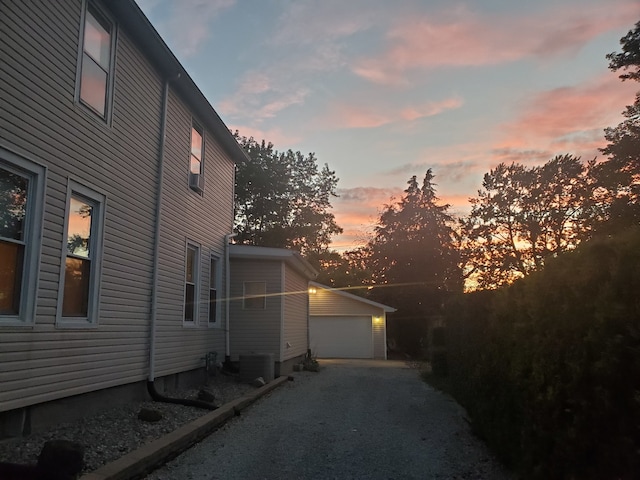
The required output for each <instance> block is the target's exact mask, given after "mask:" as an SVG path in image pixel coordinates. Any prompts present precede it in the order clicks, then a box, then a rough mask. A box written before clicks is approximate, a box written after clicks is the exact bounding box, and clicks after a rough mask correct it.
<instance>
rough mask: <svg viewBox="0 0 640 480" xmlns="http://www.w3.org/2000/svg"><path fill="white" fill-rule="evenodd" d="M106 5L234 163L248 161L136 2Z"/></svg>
mask: <svg viewBox="0 0 640 480" xmlns="http://www.w3.org/2000/svg"><path fill="white" fill-rule="evenodd" d="M105 5H106V6H107V7H108V8H109V10H110V11H111V12H112V13H113V15H114V16H115V17H116V19H117V21H118V23H119V24H120V25H121V26H122V27H124V29H125V30H126V32H127V35H129V36H130V37H131V38H132V39H133V40H134V41H135V43H136V44H137V45H138V46H139V47H140V48H141V49H142V51H143V52H144V53H145V55H146V57H147V58H148V59H149V60H150V61H151V62H152V63H153V65H154V66H155V67H156V68H157V69H158V71H159V72H160V73H161V74H162V75H163V76H164V78H165V79H166V80H170V81H171V86H172V88H173V89H174V90H175V91H177V92H178V94H179V95H180V96H181V97H182V99H183V100H184V101H186V102H187V104H188V105H189V107H190V108H191V110H192V112H193V113H194V116H195V117H196V118H197V119H198V120H199V121H200V122H203V123H204V126H205V127H206V129H207V130H208V131H210V132H211V133H212V134H213V135H214V136H215V137H216V140H218V141H219V142H220V144H221V145H222V148H224V150H225V151H226V152H227V154H228V155H229V156H230V157H231V159H232V160H233V161H234V162H236V163H237V162H240V161H242V160H246V159H248V156H247V154H246V152H245V151H244V150H243V149H242V148H240V145H238V142H237V141H236V139H235V138H234V136H233V135H232V134H231V132H230V131H229V129H228V128H227V126H226V125H225V123H224V122H223V121H222V119H221V118H220V116H219V115H218V114H217V112H216V111H215V110H214V109H213V107H212V106H211V104H210V103H209V101H208V100H207V99H206V97H205V96H204V95H203V94H202V92H201V91H200V89H199V88H198V86H197V85H196V84H195V82H194V81H193V79H192V78H191V77H190V76H189V74H188V73H187V71H186V70H185V69H184V67H183V66H182V64H181V63H180V62H179V61H178V59H177V58H176V56H175V55H174V54H173V52H172V51H171V50H170V49H169V47H168V46H167V44H166V43H165V42H164V40H162V37H160V34H159V33H158V32H157V31H156V29H155V28H154V27H153V25H151V22H149V19H148V18H147V17H146V16H145V14H144V13H143V12H142V10H140V7H138V5H136V3H135V1H134V0H110V1H108V2H105Z"/></svg>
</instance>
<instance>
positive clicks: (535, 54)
mask: <svg viewBox="0 0 640 480" xmlns="http://www.w3.org/2000/svg"><path fill="white" fill-rule="evenodd" d="M137 1H138V4H139V5H140V7H141V8H142V10H143V11H144V13H145V14H146V15H147V17H148V18H149V20H150V21H151V23H152V24H153V25H154V27H155V28H156V29H157V30H158V32H159V33H160V35H161V36H162V37H163V39H164V40H165V42H166V43H167V44H168V45H169V47H170V48H171V49H172V51H173V52H174V54H175V55H176V57H178V59H179V60H180V62H181V63H182V64H183V66H184V67H185V69H186V70H187V72H189V74H190V75H191V77H192V78H193V79H194V81H195V82H196V84H197V85H198V86H199V87H200V89H201V90H202V92H203V93H204V95H205V96H206V97H207V99H208V100H209V102H210V103H211V104H212V105H213V107H214V108H215V109H216V111H217V112H218V114H219V115H220V116H221V118H222V119H223V120H224V122H225V123H226V124H227V126H229V128H231V129H232V130H236V129H237V130H238V131H239V132H240V134H241V135H243V136H247V137H249V136H253V137H254V138H255V139H256V140H258V141H260V140H262V139H265V140H267V141H270V142H272V143H273V144H274V146H275V148H276V149H277V150H280V151H284V150H288V149H293V150H294V151H296V150H299V151H301V152H302V153H305V154H306V153H309V152H314V153H315V154H316V156H317V158H318V162H319V163H320V164H321V165H322V164H324V163H327V164H328V165H329V167H330V168H331V169H332V170H335V172H336V175H337V176H338V177H339V178H340V181H339V184H338V194H339V195H340V197H339V198H336V199H334V201H333V205H334V210H333V212H334V214H335V216H336V220H337V222H338V224H339V225H340V226H341V227H342V228H344V234H343V235H341V236H339V237H337V238H335V239H334V243H333V245H332V247H333V248H336V249H337V250H345V249H349V248H353V247H355V246H358V245H359V244H361V243H363V242H364V241H365V240H366V236H367V234H368V232H371V231H372V228H373V226H374V225H375V222H376V219H377V217H378V214H379V212H380V210H381V209H382V207H383V206H384V204H386V203H389V202H390V199H391V198H392V197H394V198H395V199H399V197H400V196H401V195H402V190H404V188H405V187H406V182H407V180H408V179H409V178H410V177H411V176H412V175H416V176H417V177H418V178H419V180H421V179H422V178H423V177H424V174H425V172H426V170H427V169H428V168H432V169H433V173H434V174H435V183H436V184H437V187H436V188H437V192H438V196H439V197H440V198H441V200H442V202H443V203H449V204H451V206H452V209H451V211H452V212H453V213H457V214H460V215H462V214H465V213H467V212H468V210H469V208H470V207H469V203H468V199H469V197H473V196H475V195H476V193H477V190H478V189H479V188H480V187H481V183H482V177H483V175H484V174H485V173H487V172H489V170H490V169H491V168H493V167H495V166H496V165H497V164H498V163H500V162H505V163H511V162H518V163H522V164H525V165H527V166H533V165H540V164H543V163H545V162H546V161H548V160H550V159H551V158H552V157H553V156H555V155H558V154H565V153H569V154H573V155H577V156H581V157H582V159H583V160H589V159H592V158H594V157H596V156H598V155H599V152H598V150H597V148H598V147H602V146H604V145H605V140H604V136H603V129H604V128H605V127H607V126H615V125H617V124H618V123H619V122H620V121H622V119H623V117H622V115H621V112H622V111H623V110H624V107H625V106H626V105H630V104H632V103H633V100H634V94H635V92H636V90H638V84H637V83H635V82H624V83H623V82H621V81H620V80H619V79H618V76H617V74H616V73H613V72H611V71H609V70H608V68H607V65H608V62H607V60H606V58H605V55H606V54H607V53H610V52H612V51H620V43H619V40H620V38H621V37H622V36H624V35H625V34H626V33H627V32H628V31H629V30H631V29H632V28H633V26H634V24H635V23H636V22H637V21H638V20H640V2H638V0H606V1H603V0H537V1H535V2H533V1H531V2H529V1H527V2H525V1H524V0H521V1H520V0H473V1H472V0H469V1H467V2H456V1H455V0H453V1H450V0H394V1H393V2H390V1H386V0H349V1H345V0H314V1H306V0H300V1H293V0H207V1H203V0H180V1H178V0H137ZM599 158H601V157H599Z"/></svg>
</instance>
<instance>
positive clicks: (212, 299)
mask: <svg viewBox="0 0 640 480" xmlns="http://www.w3.org/2000/svg"><path fill="white" fill-rule="evenodd" d="M221 265H222V264H221V262H220V259H219V258H218V257H215V256H213V255H212V256H211V261H210V265H209V326H210V327H211V326H215V325H218V324H219V322H220V310H221V309H220V299H219V298H218V295H219V292H220V284H221V278H222V269H221V268H220V267H221Z"/></svg>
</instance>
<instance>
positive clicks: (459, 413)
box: [147, 360, 509, 480]
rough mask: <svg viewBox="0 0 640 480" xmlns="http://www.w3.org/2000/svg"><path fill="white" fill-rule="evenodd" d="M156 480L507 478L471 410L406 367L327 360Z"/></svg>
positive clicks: (155, 474) (161, 472)
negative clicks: (472, 426) (475, 430)
mask: <svg viewBox="0 0 640 480" xmlns="http://www.w3.org/2000/svg"><path fill="white" fill-rule="evenodd" d="M321 366H322V370H321V371H320V372H319V373H306V372H305V373H304V374H301V375H296V377H295V381H294V382H288V383H286V384H285V385H284V386H283V387H281V388H279V389H277V390H276V391H274V392H273V393H272V394H270V395H268V396H267V397H265V398H263V399H261V400H260V401H259V402H258V403H256V404H255V405H254V406H253V407H251V408H250V409H248V410H247V411H245V412H243V414H242V416H240V417H237V418H235V419H234V420H232V421H231V422H229V423H227V424H226V425H225V427H223V428H222V429H221V430H219V431H217V432H215V433H214V434H213V435H211V436H210V437H208V438H207V439H205V440H204V441H202V442H201V443H200V444H198V445H196V446H194V447H193V448H191V449H190V450H188V451H186V452H185V453H184V454H182V455H181V456H179V457H177V458H176V459H175V460H173V461H172V462H170V463H168V464H167V465H165V466H164V467H163V468H161V469H160V470H157V471H155V472H153V473H152V474H151V475H149V476H148V477H147V479H149V480H152V479H153V480H160V479H163V480H173V479H178V478H179V479H194V480H195V479H202V480H205V479H206V480H212V479H323V480H324V479H351V478H367V479H383V478H384V479H433V478H438V479H506V478H509V477H508V476H507V475H506V474H505V473H504V471H503V470H502V468H501V467H500V466H499V465H498V464H497V463H496V462H495V460H493V459H492V457H491V456H490V454H489V453H488V452H487V450H486V448H485V447H484V445H483V444H482V443H481V442H480V441H479V440H477V439H476V438H475V437H473V436H472V434H471V433H470V431H469V427H468V425H467V423H466V422H465V420H464V419H463V415H464V412H463V410H462V409H461V408H460V407H459V406H458V405H457V404H456V403H455V402H453V401H452V400H451V399H450V398H448V397H447V396H445V395H443V394H441V393H439V392H437V391H435V390H433V389H432V388H431V387H429V386H428V385H426V384H425V383H423V382H422V380H421V379H420V377H419V375H418V371H417V370H415V369H410V368H408V367H407V366H406V365H405V364H404V363H403V362H395V361H364V360H325V361H321Z"/></svg>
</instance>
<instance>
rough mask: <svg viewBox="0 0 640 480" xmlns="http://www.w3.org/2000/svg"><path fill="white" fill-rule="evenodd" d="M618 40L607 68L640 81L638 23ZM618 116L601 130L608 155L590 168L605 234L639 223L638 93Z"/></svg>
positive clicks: (639, 132) (621, 76) (602, 229)
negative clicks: (618, 119)
mask: <svg viewBox="0 0 640 480" xmlns="http://www.w3.org/2000/svg"><path fill="white" fill-rule="evenodd" d="M620 43H621V45H622V53H616V52H613V53H610V54H608V55H607V59H608V60H609V68H610V69H611V70H612V71H618V70H620V69H622V70H624V71H625V72H626V73H624V74H622V75H620V78H621V79H622V81H625V80H636V81H640V22H638V23H636V25H635V29H634V30H631V31H629V33H628V34H627V35H625V36H624V37H622V38H621V39H620ZM634 69H635V70H634ZM622 115H624V117H625V120H624V121H623V122H622V123H620V124H619V125H618V126H617V127H615V128H606V129H605V138H606V139H607V141H608V142H609V144H608V145H607V146H606V147H604V148H602V149H601V151H602V153H604V154H605V155H608V156H609V158H608V160H607V161H605V162H602V163H601V164H600V165H598V166H597V168H596V169H595V171H594V175H595V178H596V181H597V185H598V187H599V188H600V191H599V193H600V202H601V204H602V209H603V211H604V214H603V218H602V221H601V224H600V225H599V227H598V230H599V231H601V233H606V234H610V233H614V232H617V231H620V230H623V229H625V228H627V227H628V226H632V225H638V224H639V223H640V93H637V94H636V98H635V102H634V104H633V105H629V106H627V108H626V109H625V111H624V112H622Z"/></svg>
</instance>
